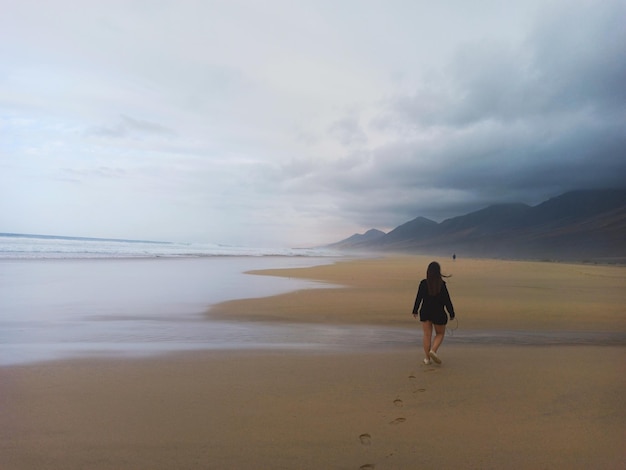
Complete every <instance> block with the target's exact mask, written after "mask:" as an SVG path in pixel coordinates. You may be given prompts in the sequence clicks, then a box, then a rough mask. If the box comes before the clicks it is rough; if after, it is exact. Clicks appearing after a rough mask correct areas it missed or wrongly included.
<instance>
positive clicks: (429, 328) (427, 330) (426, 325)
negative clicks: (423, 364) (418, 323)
mask: <svg viewBox="0 0 626 470" xmlns="http://www.w3.org/2000/svg"><path fill="white" fill-rule="evenodd" d="M422 330H424V338H423V342H424V357H425V358H426V359H428V360H430V357H429V356H428V353H429V352H430V342H431V338H432V336H433V323H432V322H430V321H423V322H422Z"/></svg>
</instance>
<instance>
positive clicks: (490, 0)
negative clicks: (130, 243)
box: [0, 0, 626, 246]
mask: <svg viewBox="0 0 626 470" xmlns="http://www.w3.org/2000/svg"><path fill="white" fill-rule="evenodd" d="M623 16H624V6H623V3H622V2H618V1H607V2H603V3H602V6H601V7H599V6H598V5H595V4H591V3H586V2H584V1H582V0H581V1H576V2H562V1H560V0H553V1H550V2H545V1H540V0H537V1H524V2H522V1H520V2H517V1H516V2H506V3H502V2H496V1H495V0H483V1H481V2H472V3H471V5H470V4H469V3H467V2H464V1H460V0H459V1H454V2H445V4H444V3H441V2H440V3H436V2H426V1H402V0H394V1H390V2H378V1H373V0H371V1H369V0H367V1H347V2H330V1H311V2H291V1H287V0H284V1H279V0H271V1H268V2H251V1H243V0H241V1H228V2H226V1H209V2H204V1H191V0H186V1H177V2H174V1H150V2H145V1H140V0H136V1H121V0H120V1H116V0H114V1H107V2H104V1H94V2H88V3H84V2H78V1H71V0H64V1H62V0H60V1H58V2H45V3H42V2H36V1H34V0H22V1H20V2H8V3H6V4H5V5H3V15H2V17H0V169H1V170H2V171H1V172H0V183H1V184H0V196H2V197H0V200H1V201H2V202H0V211H1V212H0V213H1V214H2V218H1V219H0V231H8V232H20V231H21V232H30V233H56V234H68V235H78V236H115V237H121V238H133V237H135V238H142V239H145V238H151V239H155V238H156V239H172V240H191V241H208V242H217V243H242V244H249V245H254V244H288V245H300V246H301V245H307V244H316V243H322V242H329V241H335V240H337V239H339V238H343V237H344V236H346V235H349V234H350V233H351V232H352V231H357V230H359V231H361V230H365V229H368V228H370V227H372V226H376V227H378V228H393V227H394V226H395V225H399V224H400V223H403V222H405V221H406V220H408V219H409V218H413V217H416V216H418V215H424V216H428V217H432V218H435V219H441V218H443V217H447V216H451V215H455V214H458V213H459V211H466V210H472V209H478V208H480V207H481V206H482V205H483V204H488V203H491V202H496V201H500V200H519V201H522V202H528V203H533V202H538V199H539V200H541V199H540V198H542V197H544V196H551V195H555V194H556V193H558V192H559V191H562V190H567V189H573V188H574V187H581V186H586V185H590V184H592V183H593V184H595V185H616V184H619V181H618V178H617V177H616V175H621V174H623V172H624V170H625V169H626V168H624V163H623V158H621V155H623V152H624V148H625V146H626V145H625V139H624V137H623V136H624V135H626V132H624V125H623V124H622V123H623V122H626V119H624V118H625V117H626V111H625V109H626V104H625V102H626V95H625V93H624V87H623V85H622V84H623V83H624V82H626V73H625V70H626V61H625V60H624V57H626V50H625V49H624V47H625V46H624V44H626V37H625V33H624V28H622V27H621V23H620V22H619V18H622V17H623Z"/></svg>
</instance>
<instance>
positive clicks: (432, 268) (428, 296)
mask: <svg viewBox="0 0 626 470" xmlns="http://www.w3.org/2000/svg"><path fill="white" fill-rule="evenodd" d="M444 277H448V276H442V274H441V266H439V263H437V262H436V261H433V262H432V263H430V264H429V265H428V269H427V270H426V279H422V281H421V282H420V285H419V288H418V289H417V297H416V298H415V305H414V306H413V317H416V316H417V312H418V310H419V308H420V304H421V306H422V308H421V310H419V316H420V321H421V322H422V329H423V330H424V340H423V341H424V353H425V354H426V357H425V358H424V364H426V365H428V364H430V363H431V362H430V361H431V359H432V360H433V361H435V362H436V363H437V364H441V359H440V358H439V356H438V355H437V350H438V349H439V346H441V343H442V342H443V337H444V335H445V334H446V324H447V323H448V316H447V315H446V312H445V311H444V307H445V308H446V310H447V311H448V314H449V315H450V319H451V320H452V319H454V307H453V306H452V301H451V300H450V294H449V293H448V288H447V287H446V283H445V282H444V280H443V278H444ZM433 325H434V326H435V340H434V341H432V335H433Z"/></svg>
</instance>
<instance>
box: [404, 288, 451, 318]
mask: <svg viewBox="0 0 626 470" xmlns="http://www.w3.org/2000/svg"><path fill="white" fill-rule="evenodd" d="M420 304H421V307H422V308H421V309H420ZM444 307H445V308H446V310H447V311H448V314H449V315H450V318H451V319H452V318H454V307H453V306H452V301H451V300H450V294H449V293H448V288H447V287H446V283H445V282H443V283H442V284H441V290H440V291H439V294H437V295H430V294H429V293H428V283H427V282H426V279H422V281H421V282H420V285H419V288H418V289H417V296H416V297H415V305H414V306H413V314H414V315H415V314H416V313H417V312H418V310H419V314H420V321H431V322H433V323H434V324H436V325H445V324H446V323H448V316H447V315H446V312H445V311H444Z"/></svg>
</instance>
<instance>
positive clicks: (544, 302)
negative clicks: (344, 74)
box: [0, 257, 626, 470]
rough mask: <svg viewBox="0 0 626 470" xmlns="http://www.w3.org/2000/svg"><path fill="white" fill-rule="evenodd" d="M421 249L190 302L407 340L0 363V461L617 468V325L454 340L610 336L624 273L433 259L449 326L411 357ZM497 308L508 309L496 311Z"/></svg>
mask: <svg viewBox="0 0 626 470" xmlns="http://www.w3.org/2000/svg"><path fill="white" fill-rule="evenodd" d="M427 261H430V258H425V257H422V258H416V257H401V258H380V259H370V260H350V261H346V262H339V263H335V264H332V265H325V266H316V267H310V268H297V269H282V270H269V271H268V270H264V271H263V272H262V273H260V274H263V275H279V276H287V277H291V276H292V277H300V278H306V279H312V280H316V281H319V282H330V283H332V284H333V285H341V286H344V287H333V288H319V287H316V288H315V289H313V290H308V291H307V290H304V291H296V292H290V293H287V294H280V295H277V296H272V297H267V298H265V297H263V298H258V299H239V300H235V301H228V302H225V303H222V304H218V305H217V306H216V309H217V310H211V311H210V312H208V313H207V316H209V317H210V318H215V316H213V315H216V316H217V315H218V314H221V315H224V318H228V319H229V320H232V321H240V320H250V319H252V320H254V321H255V322H257V324H270V325H271V324H272V322H276V321H278V322H285V321H287V322H291V323H296V324H297V325H298V326H299V327H301V328H305V329H306V328H313V327H315V328H319V331H320V332H323V331H324V327H325V325H330V326H332V327H335V326H336V327H340V329H341V330H342V331H343V333H344V334H348V335H349V334H350V333H351V328H354V326H357V325H360V326H363V327H368V326H370V325H373V326H375V327H380V328H381V329H383V330H384V327H389V328H395V327H399V328H403V329H405V330H406V331H407V332H408V333H409V336H407V338H410V340H409V339H407V340H406V341H404V340H403V342H402V343H401V344H395V343H393V342H391V343H390V344H388V345H387V346H384V347H380V348H371V349H368V350H364V349H360V350H358V351H349V350H340V351H318V350H295V351H294V350H259V349H256V350H252V349H251V350H245V351H244V350H218V351H216V350H206V351H195V352H177V353H167V354H164V355H160V356H155V357H150V358H133V359H128V358H126V357H124V358H117V359H105V358H82V359H68V360H57V361H52V362H46V363H36V364H27V365H15V366H7V367H0V396H1V397H2V399H1V400H0V421H1V422H2V423H3V426H2V427H0V467H2V468H3V469H7V470H14V469H15V470H18V469H19V470H23V469H31V468H32V469H35V468H47V469H50V470H57V469H59V470H60V469H63V470H66V469H74V468H91V469H95V470H114V469H116V470H117V469H119V468H133V469H140V470H141V469H146V470H147V469H151V470H161V469H163V470H166V469H168V470H169V469H171V468H216V469H217V468H276V469H295V468H298V469H312V470H313V469H317V468H337V469H363V470H365V469H369V470H371V469H376V470H380V469H387V468H389V469H403V468H417V467H419V468H435V467H437V468H443V469H454V468H468V467H470V468H512V469H534V468H572V469H586V468H620V466H621V465H622V464H623V460H624V455H625V454H624V451H623V439H622V436H623V435H624V431H625V425H624V423H625V422H626V403H625V402H624V400H623V399H622V398H623V397H622V395H623V390H624V389H625V387H626V377H625V376H624V374H623V370H624V369H623V368H624V360H625V353H626V348H625V344H623V343H621V342H620V338H618V339H617V340H616V341H615V343H613V344H605V345H598V344H577V345H563V344H557V345H554V344H532V345H528V344H465V343H462V342H460V341H457V340H460V339H461V338H460V335H461V333H462V332H463V331H467V332H469V333H471V334H479V333H480V332H481V331H484V328H485V326H487V327H489V328H490V329H491V330H492V331H497V332H500V334H502V332H506V331H510V332H512V334H513V335H518V336H519V335H521V334H522V333H523V332H524V331H533V332H535V333H536V334H538V335H542V334H543V335H546V334H547V335H548V336H549V335H550V332H552V331H555V329H554V326H555V325H561V326H563V325H564V324H567V325H568V329H567V330H566V332H571V334H572V335H579V336H584V335H585V334H587V332H598V331H602V330H606V331H613V332H616V334H620V335H621V334H624V333H625V332H626V323H625V322H626V320H625V319H624V318H623V305H624V304H625V303H624V300H625V296H626V293H625V292H624V289H623V286H624V285H626V284H625V280H626V269H621V268H613V267H595V266H590V267H587V266H579V265H575V266H570V265H554V266H553V265H549V266H550V269H545V265H541V266H537V265H536V264H532V263H530V264H521V265H520V264H515V262H503V261H492V260H491V261H485V260H464V261H463V262H459V260H457V261H456V263H455V264H452V262H450V263H447V262H445V263H442V267H443V269H444V272H448V273H451V274H453V277H452V278H450V279H449V280H448V285H449V289H450V291H451V295H452V300H453V302H454V304H455V309H456V310H457V317H458V318H459V321H460V324H461V325H462V326H461V328H460V330H459V331H458V332H457V333H455V335H457V336H452V337H449V338H447V339H446V340H445V341H444V344H443V346H442V349H441V350H440V354H439V355H440V357H441V358H442V359H443V364H442V365H441V366H438V365H430V366H424V365H422V364H421V358H422V355H423V351H422V350H421V330H420V329H419V325H418V324H416V320H414V319H413V318H412V315H411V314H410V311H411V308H412V302H413V300H414V295H415V288H416V287H417V282H419V279H420V278H421V276H420V275H421V273H422V271H424V270H425V267H426V264H425V263H426V262H427ZM538 267H541V268H542V269H540V270H539V271H538V270H537V269H538ZM494 289H495V291H494ZM490 292H491V293H492V295H491V296H489V295H488V294H489V293H490ZM493 292H496V293H493ZM590 293H591V294H593V295H590ZM485 299H489V302H485ZM479 307H480V308H479ZM506 309H513V311H514V314H511V315H503V314H502V312H503V311H506ZM590 309H591V310H590ZM589 311H592V312H593V317H592V318H591V320H592V321H590V318H589ZM268 315H269V317H270V318H268ZM268 320H269V322H268ZM522 320H523V321H522ZM590 325H593V328H589V326H590ZM556 330H558V331H562V330H563V328H561V329H560V330H559V329H558V328H556ZM320 334H321V333H320ZM326 334H331V335H333V334H334V333H333V331H332V328H331V329H329V330H328V331H326ZM505 336H506V335H505ZM518 339H519V338H518ZM335 340H336V341H338V342H339V344H341V342H342V338H341V337H339V338H335ZM506 340H507V339H506V337H505V338H504V340H503V341H506Z"/></svg>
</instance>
